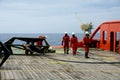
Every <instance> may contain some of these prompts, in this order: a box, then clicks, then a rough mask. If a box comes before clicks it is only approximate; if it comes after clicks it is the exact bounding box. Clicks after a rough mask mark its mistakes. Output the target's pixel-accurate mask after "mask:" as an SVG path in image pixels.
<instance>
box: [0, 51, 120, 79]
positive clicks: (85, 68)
mask: <svg viewBox="0 0 120 80" xmlns="http://www.w3.org/2000/svg"><path fill="white" fill-rule="evenodd" d="M56 50H57V51H56V53H47V54H45V56H39V55H11V56H10V57H9V59H8V60H7V61H6V62H5V64H4V65H3V66H2V67H1V68H0V80H120V54H117V53H114V52H109V51H103V50H98V49H91V50H90V53H89V57H90V58H89V59H85V58H84V51H83V50H82V49H79V50H78V53H77V55H75V56H73V55H72V54H71V52H70V54H63V49H56Z"/></svg>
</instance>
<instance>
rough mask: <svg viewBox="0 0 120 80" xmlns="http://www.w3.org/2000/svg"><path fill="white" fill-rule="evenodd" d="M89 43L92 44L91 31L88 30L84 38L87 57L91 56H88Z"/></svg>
mask: <svg viewBox="0 0 120 80" xmlns="http://www.w3.org/2000/svg"><path fill="white" fill-rule="evenodd" d="M89 45H90V39H89V33H88V32H87V31H86V32H85V37H84V38H83V46H84V49H85V58H89V57H88V53H89Z"/></svg>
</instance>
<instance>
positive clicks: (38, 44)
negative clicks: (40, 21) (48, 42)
mask: <svg viewBox="0 0 120 80" xmlns="http://www.w3.org/2000/svg"><path fill="white" fill-rule="evenodd" d="M39 38H43V36H39ZM36 45H37V46H42V41H37V42H36Z"/></svg>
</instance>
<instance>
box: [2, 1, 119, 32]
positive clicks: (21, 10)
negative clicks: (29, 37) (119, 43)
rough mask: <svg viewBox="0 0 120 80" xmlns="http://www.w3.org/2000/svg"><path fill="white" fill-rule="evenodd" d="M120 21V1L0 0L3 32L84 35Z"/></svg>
mask: <svg viewBox="0 0 120 80" xmlns="http://www.w3.org/2000/svg"><path fill="white" fill-rule="evenodd" d="M111 20H120V0H0V33H64V32H65V31H67V32H69V33H71V32H75V33H81V32H82V31H81V29H80V24H81V23H89V22H92V23H93V25H94V28H96V27H97V26H98V25H100V24H101V23H102V22H104V21H111Z"/></svg>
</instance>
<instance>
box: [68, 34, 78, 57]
mask: <svg viewBox="0 0 120 80" xmlns="http://www.w3.org/2000/svg"><path fill="white" fill-rule="evenodd" d="M70 41H71V44H70V45H71V47H72V50H73V55H75V54H76V52H77V47H78V38H77V37H76V36H74V37H72V38H71V40H70Z"/></svg>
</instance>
